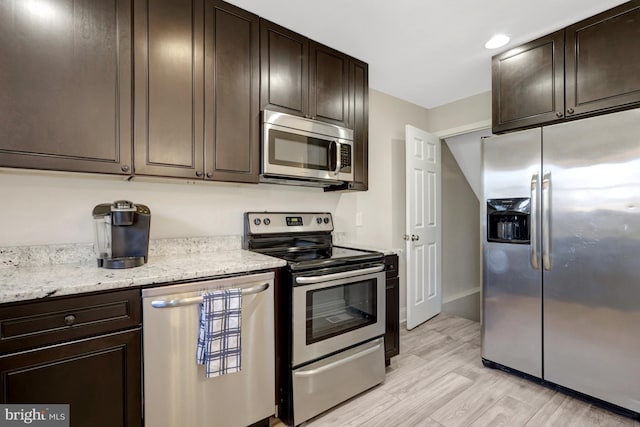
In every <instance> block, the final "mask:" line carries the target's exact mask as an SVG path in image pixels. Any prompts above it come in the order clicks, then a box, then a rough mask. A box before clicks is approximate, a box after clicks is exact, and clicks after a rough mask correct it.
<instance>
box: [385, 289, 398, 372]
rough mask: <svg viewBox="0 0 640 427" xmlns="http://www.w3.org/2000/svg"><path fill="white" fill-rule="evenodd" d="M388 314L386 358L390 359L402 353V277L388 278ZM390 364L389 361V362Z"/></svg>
mask: <svg viewBox="0 0 640 427" xmlns="http://www.w3.org/2000/svg"><path fill="white" fill-rule="evenodd" d="M386 296H387V301H386V307H387V315H386V328H385V332H384V358H385V360H387V361H389V359H391V358H392V357H393V356H396V355H398V354H399V353H400V279H399V278H398V277H394V278H392V279H387V294H386ZM387 365H388V363H387Z"/></svg>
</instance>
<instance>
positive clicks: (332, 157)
mask: <svg viewBox="0 0 640 427" xmlns="http://www.w3.org/2000/svg"><path fill="white" fill-rule="evenodd" d="M337 146H338V143H337V142H336V141H330V142H329V147H328V156H329V158H328V162H327V163H329V164H328V165H327V166H328V169H329V172H335V170H336V168H337V166H338V165H337V163H338V156H337V155H336V153H337Z"/></svg>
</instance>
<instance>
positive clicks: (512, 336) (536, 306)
mask: <svg viewBox="0 0 640 427" xmlns="http://www.w3.org/2000/svg"><path fill="white" fill-rule="evenodd" d="M540 149H541V130H540V129H539V128H538V129H530V130H526V131H522V132H517V133H512V134H508V135H501V136H495V137H491V138H487V139H485V140H484V142H483V194H484V200H483V201H482V203H481V206H482V248H483V249H482V259H483V264H482V265H483V267H482V303H483V306H482V308H483V310H482V357H483V358H484V359H487V360H490V361H492V362H496V363H500V364H502V365H504V366H507V367H510V368H512V369H516V370H518V371H521V372H525V373H527V374H530V375H534V376H536V377H541V376H542V349H541V345H542V319H541V313H542V307H541V277H542V275H541V273H540V269H539V268H540V267H539V259H540V258H539V257H540V254H539V250H538V248H539V242H540V233H539V230H540V227H539V225H540V222H539V221H540V216H539V212H537V211H538V209H537V208H538V207H539V206H540V191H539V187H540V185H539V178H540V162H541V153H540ZM509 198H531V214H530V219H529V226H530V232H531V234H530V243H529V244H526V243H525V244H522V243H521V244H515V243H497V242H489V241H488V240H487V200H495V199H509ZM536 267H537V269H536Z"/></svg>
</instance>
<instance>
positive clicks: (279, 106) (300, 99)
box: [260, 19, 309, 117]
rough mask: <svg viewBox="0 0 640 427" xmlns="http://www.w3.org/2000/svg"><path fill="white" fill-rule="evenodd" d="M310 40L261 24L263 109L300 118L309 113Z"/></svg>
mask: <svg viewBox="0 0 640 427" xmlns="http://www.w3.org/2000/svg"><path fill="white" fill-rule="evenodd" d="M308 61H309V40H308V39H307V38H306V37H304V36H302V35H300V34H298V33H294V32H293V31H291V30H287V29H286V28H284V27H281V26H280V25H277V24H274V23H273V22H269V21H267V20H265V19H261V20H260V64H261V72H260V79H261V84H260V109H261V110H274V111H280V112H283V113H288V114H294V115H298V116H305V117H307V116H308V111H309V105H308V104H309V70H308V68H309V65H308Z"/></svg>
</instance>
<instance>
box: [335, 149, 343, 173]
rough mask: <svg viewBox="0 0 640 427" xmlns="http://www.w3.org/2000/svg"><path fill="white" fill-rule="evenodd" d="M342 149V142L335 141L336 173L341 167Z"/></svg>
mask: <svg viewBox="0 0 640 427" xmlns="http://www.w3.org/2000/svg"><path fill="white" fill-rule="evenodd" d="M341 151H342V144H340V143H339V142H336V169H335V172H336V175H337V174H338V173H340V169H342V156H341V155H340V154H341Z"/></svg>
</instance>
